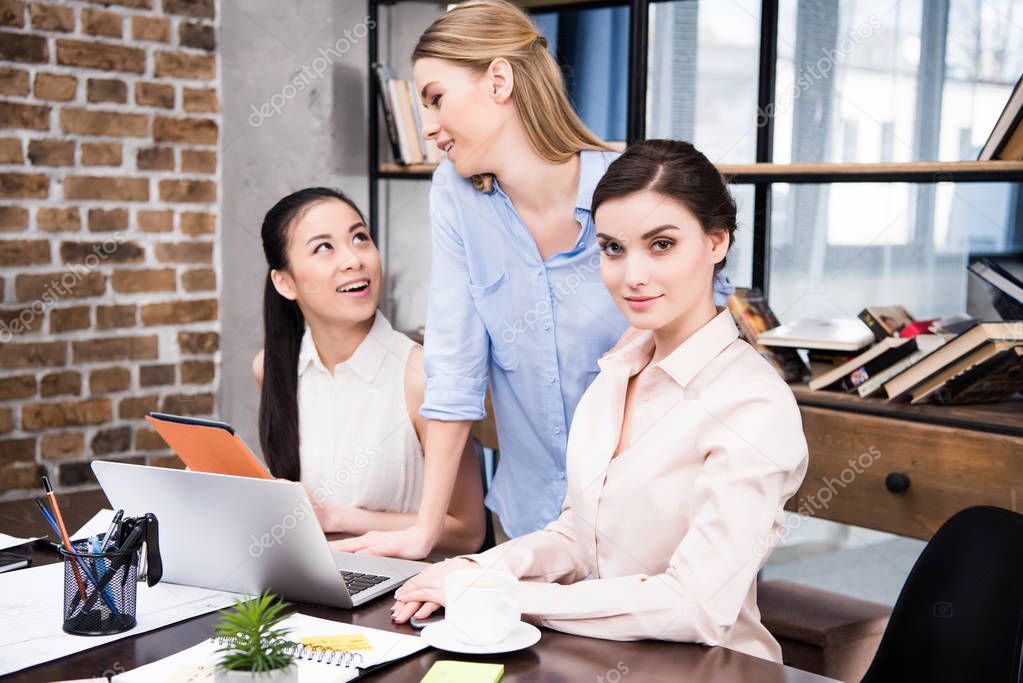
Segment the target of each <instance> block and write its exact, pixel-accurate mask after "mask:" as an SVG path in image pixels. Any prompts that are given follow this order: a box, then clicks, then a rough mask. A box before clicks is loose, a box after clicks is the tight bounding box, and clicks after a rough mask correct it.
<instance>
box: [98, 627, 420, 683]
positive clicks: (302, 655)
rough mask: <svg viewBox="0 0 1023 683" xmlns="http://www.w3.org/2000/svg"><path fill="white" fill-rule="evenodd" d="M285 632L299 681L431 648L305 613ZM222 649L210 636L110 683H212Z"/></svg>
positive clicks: (343, 677)
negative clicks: (336, 647)
mask: <svg viewBox="0 0 1023 683" xmlns="http://www.w3.org/2000/svg"><path fill="white" fill-rule="evenodd" d="M281 628H285V629H288V630H289V631H290V633H289V634H288V639H289V640H290V641H292V642H293V644H294V654H295V661H296V662H297V665H298V680H299V683H343V682H344V681H354V680H355V679H357V678H359V676H362V675H363V674H364V673H367V672H368V671H370V670H372V669H376V668H377V667H380V666H383V665H384V664H387V663H389V662H394V661H397V660H399V659H403V658H405V657H408V656H409V655H412V654H415V653H416V652H419V651H420V650H425V649H426V647H427V645H426V643H425V642H424V641H423V640H422V639H420V638H419V637H417V636H407V635H404V634H401V633H394V632H391V631H381V630H379V629H375V628H366V627H361V626H353V625H352V624H344V623H341V622H337V621H330V620H328V619H319V618H317V617H311V616H308V615H306V614H292V615H291V616H289V617H288V618H287V619H285V620H284V621H283V622H281ZM334 644H347V645H346V646H342V647H343V649H332V645H334ZM219 647H221V645H220V644H219V643H218V642H217V641H216V640H214V639H212V638H211V639H209V640H204V641H203V642H201V643H199V644H198V645H196V646H194V647H190V648H188V649H187V650H182V651H181V652H178V653H177V654H173V655H171V656H170V657H165V658H164V659H160V660H158V661H155V662H153V663H151V664H146V665H145V666H140V667H139V668H137V669H132V670H131V671H127V672H125V673H123V674H120V675H117V676H114V677H113V679H111V680H112V683H200V682H202V683H206V682H211V681H213V671H214V668H215V666H216V661H217V658H218V656H219V655H218V654H217V649H218V648H219Z"/></svg>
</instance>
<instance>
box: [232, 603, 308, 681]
mask: <svg viewBox="0 0 1023 683" xmlns="http://www.w3.org/2000/svg"><path fill="white" fill-rule="evenodd" d="M288 607H290V605H288V603H286V602H284V601H282V600H281V599H280V598H279V597H278V596H276V595H273V594H271V593H269V592H266V591H264V592H263V593H261V594H260V595H259V596H258V597H256V598H255V599H252V600H239V601H237V602H236V603H235V604H234V607H233V608H231V609H230V610H222V611H221V612H220V615H221V618H220V621H218V622H217V624H216V625H215V627H214V635H215V637H217V638H222V639H224V643H223V644H222V645H221V647H219V648H218V649H217V652H218V653H220V654H222V656H221V658H220V661H219V663H218V665H217V666H219V667H220V668H221V669H227V670H240V671H252V672H264V671H274V670H277V669H283V668H285V667H287V666H288V665H290V664H291V662H292V661H293V660H294V657H293V656H292V655H291V653H290V651H289V647H290V645H291V643H290V642H288V641H287V637H288V634H289V633H290V630H289V629H286V628H278V625H279V624H280V623H281V622H282V621H283V620H284V619H286V618H287V617H288V612H287V611H286V609H287V608H288Z"/></svg>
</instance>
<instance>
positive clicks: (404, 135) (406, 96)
mask: <svg viewBox="0 0 1023 683" xmlns="http://www.w3.org/2000/svg"><path fill="white" fill-rule="evenodd" d="M373 70H374V71H375V72H376V75H377V81H378V82H379V85H380V88H379V91H380V106H381V109H382V110H383V112H384V122H385V124H386V128H387V137H388V138H389V140H390V142H391V153H392V155H393V156H394V161H395V162H396V163H399V164H402V165H406V166H407V165H410V164H424V163H425V164H436V163H439V162H440V160H441V159H443V158H444V153H443V152H441V151H440V150H439V149H437V146H436V145H435V144H433V143H432V142H428V141H427V140H426V139H425V138H424V137H423V111H422V110H423V106H422V103H421V102H420V101H419V95H418V93H416V87H415V85H414V84H413V83H412V81H410V80H408V79H404V78H393V77H392V76H391V71H390V69H389V68H388V67H387V65H386V64H382V63H379V62H378V63H375V64H374V65H373Z"/></svg>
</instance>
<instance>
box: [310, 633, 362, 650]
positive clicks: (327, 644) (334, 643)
mask: <svg viewBox="0 0 1023 683" xmlns="http://www.w3.org/2000/svg"><path fill="white" fill-rule="evenodd" d="M298 642H300V643H302V644H303V645H305V646H306V647H310V648H313V649H316V650H340V651H344V652H351V651H352V650H372V649H373V644H372V643H370V642H369V641H368V640H367V639H366V636H364V635H363V634H361V633H353V634H349V635H344V636H310V637H306V638H299V639H298Z"/></svg>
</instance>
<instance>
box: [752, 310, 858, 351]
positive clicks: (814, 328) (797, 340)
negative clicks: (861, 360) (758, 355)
mask: <svg viewBox="0 0 1023 683" xmlns="http://www.w3.org/2000/svg"><path fill="white" fill-rule="evenodd" d="M757 341H758V342H759V343H760V344H763V345H764V346H770V347H771V348H772V349H774V348H775V347H784V348H793V349H812V350H819V351H847V352H848V351H853V352H855V351H860V350H862V349H863V348H865V347H867V346H869V345H870V344H871V343H873V342H874V333H873V332H872V331H871V330H870V328H868V327H867V326H866V325H865V324H864V323H863V321H861V320H859V319H857V318H830V319H821V318H803V319H801V320H796V321H794V322H791V323H786V324H784V325H779V326H777V327H775V328H772V329H769V330H767V331H765V332H762V333H760V335H759V336H758V337H757Z"/></svg>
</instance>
